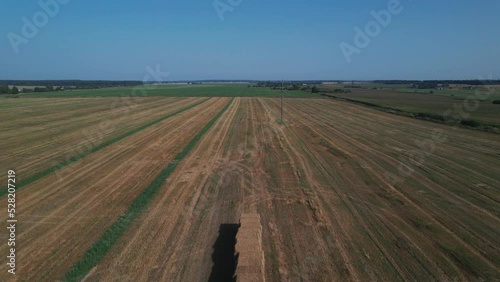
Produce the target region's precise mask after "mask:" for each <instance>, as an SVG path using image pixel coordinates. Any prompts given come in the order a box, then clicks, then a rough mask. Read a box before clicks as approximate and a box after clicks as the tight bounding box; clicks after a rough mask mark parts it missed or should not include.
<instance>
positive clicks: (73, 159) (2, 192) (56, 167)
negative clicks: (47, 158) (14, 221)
mask: <svg viewBox="0 0 500 282" xmlns="http://www.w3.org/2000/svg"><path fill="white" fill-rule="evenodd" d="M208 100H209V99H206V100H203V101H201V102H199V103H195V104H193V105H190V106H188V107H186V108H183V109H180V110H178V111H176V112H173V113H170V114H168V115H166V116H163V117H161V118H158V119H156V120H153V121H151V122H148V123H146V124H143V125H141V126H139V127H138V128H135V129H133V130H131V131H129V132H126V133H124V134H122V135H120V136H117V137H115V138H113V139H111V140H108V141H105V142H103V143H101V144H99V145H97V146H95V147H93V148H92V149H90V150H88V151H85V152H83V153H81V154H77V155H74V156H72V157H70V158H67V159H66V160H65V161H63V162H60V163H58V164H56V165H54V166H52V167H49V168H47V169H45V170H42V171H40V172H38V173H36V174H34V175H32V176H29V177H27V178H24V179H22V180H21V181H19V183H18V184H17V189H20V188H22V187H23V186H26V185H28V184H30V183H32V182H34V181H37V180H39V179H41V178H43V177H45V176H47V175H49V174H51V173H53V172H56V171H57V170H59V169H61V168H63V167H65V166H68V165H69V164H71V163H74V162H76V161H79V160H81V159H82V158H84V157H86V156H88V155H90V154H92V153H95V152H97V151H99V150H101V149H103V148H105V147H107V146H109V145H111V144H114V143H116V142H118V141H120V140H122V139H124V138H126V137H129V136H131V135H133V134H135V133H137V132H139V131H141V130H144V129H146V128H148V127H150V126H152V125H155V124H157V123H159V122H161V121H163V120H165V119H168V118H171V117H173V116H175V115H178V114H180V113H182V112H184V111H187V110H189V109H192V108H194V107H196V106H198V105H200V104H202V103H204V102H206V101H208ZM5 194H7V189H2V190H0V197H1V196H3V195H5Z"/></svg>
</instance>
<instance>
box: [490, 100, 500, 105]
mask: <svg viewBox="0 0 500 282" xmlns="http://www.w3.org/2000/svg"><path fill="white" fill-rule="evenodd" d="M492 103H493V104H495V105H500V100H493V102H492Z"/></svg>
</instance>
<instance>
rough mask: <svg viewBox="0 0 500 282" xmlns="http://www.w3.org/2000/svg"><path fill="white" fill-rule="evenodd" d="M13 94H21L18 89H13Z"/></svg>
mask: <svg viewBox="0 0 500 282" xmlns="http://www.w3.org/2000/svg"><path fill="white" fill-rule="evenodd" d="M11 93H12V94H18V93H19V89H18V88H17V87H15V86H14V87H12V92H11Z"/></svg>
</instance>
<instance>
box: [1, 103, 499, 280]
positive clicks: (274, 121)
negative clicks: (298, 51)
mask: <svg viewBox="0 0 500 282" xmlns="http://www.w3.org/2000/svg"><path fill="white" fill-rule="evenodd" d="M12 100H15V101H12V102H10V101H9V103H12V105H9V107H8V108H17V109H22V108H26V110H30V107H31V106H30V104H29V102H27V101H26V100H24V99H12ZM50 100H53V103H58V104H60V105H66V107H67V108H71V107H74V108H71V109H74V111H79V107H78V106H76V105H73V103H76V101H83V102H82V103H89V106H88V108H89V109H93V110H89V111H88V112H82V114H81V115H79V116H78V115H77V116H72V115H71V114H70V113H68V112H65V111H61V112H59V113H56V112H50V110H49V109H50V108H51V106H50V105H49V104H48V103H49V102H50V101H49V99H34V102H36V103H40V107H46V108H44V110H40V112H39V114H40V115H42V117H41V118H45V120H46V121H45V122H41V121H40V125H34V126H41V125H43V126H44V127H47V128H54V130H59V131H57V132H61V133H60V134H61V136H62V137H61V138H63V140H64V141H62V143H66V142H67V143H70V144H75V143H71V142H76V144H77V141H78V133H77V131H78V129H76V128H75V129H71V130H70V129H69V128H71V127H72V125H71V124H72V123H71V122H66V121H68V120H67V119H70V120H71V119H74V122H75V123H81V124H88V126H89V127H90V126H95V124H96V123H97V120H99V119H100V118H105V117H106V116H107V115H106V113H107V111H106V109H105V108H103V107H101V106H102V103H99V102H98V101H95V100H94V99H88V100H87V99H69V98H68V99H50ZM205 100H206V99H205V98H190V99H183V100H180V99H175V98H173V99H170V98H145V99H144V100H141V102H140V105H144V108H143V109H142V106H141V107H140V108H141V109H142V110H141V109H139V107H138V108H137V109H132V110H130V115H131V116H133V117H134V118H128V119H126V120H125V119H123V120H121V121H120V122H122V123H126V124H123V128H124V129H123V131H121V133H124V132H127V131H129V130H132V129H133V128H134V126H140V125H141V124H144V123H147V122H148V121H152V120H155V119H158V118H160V117H162V116H166V115H167V114H168V113H169V112H175V111H176V110H179V109H181V108H184V107H188V106H189V105H193V104H196V103H198V102H203V101H205ZM45 101H47V102H45ZM17 103H19V104H17ZM44 103H47V104H44ZM226 106H227V108H225V107H226ZM62 108H64V107H62ZM36 109H38V108H36ZM16 112H17V111H16V110H13V111H11V112H10V113H8V114H5V113H3V114H2V115H3V116H2V117H4V118H5V119H7V120H10V119H9V116H12V115H15V114H16ZM158 112H161V113H158ZM279 112H280V111H279V100H278V99H269V98H235V99H234V100H232V102H231V101H230V99H229V98H211V99H209V100H208V101H205V102H203V103H202V104H199V105H196V106H194V107H193V108H190V109H187V110H185V111H183V112H180V113H178V114H176V115H174V116H172V117H169V118H166V119H165V120H162V121H159V122H157V123H155V124H153V125H151V126H149V127H147V128H144V129H142V130H140V131H138V132H134V133H133V134H131V135H130V136H127V137H125V138H123V139H121V140H119V141H117V142H115V143H112V144H110V145H109V146H106V147H104V148H102V149H100V150H98V151H96V152H93V153H91V154H89V155H87V156H85V157H84V158H82V159H79V160H77V161H75V162H74V163H72V164H71V165H68V166H66V167H63V168H61V169H60V170H58V171H57V172H55V173H51V174H48V175H46V176H44V177H42V178H40V179H38V180H36V181H33V182H32V183H30V184H27V185H26V186H25V187H23V188H22V189H21V190H19V191H18V193H17V201H18V203H19V210H18V212H17V214H18V221H19V229H18V230H19V231H18V232H19V233H18V235H17V236H18V239H17V240H18V241H19V242H21V243H20V246H22V247H19V250H18V254H17V255H18V257H19V265H18V270H19V274H18V276H17V277H18V280H19V281H21V280H24V281H32V280H41V281H54V280H57V279H63V278H64V277H66V278H67V277H69V276H65V275H67V273H68V272H70V269H72V267H74V266H75V265H78V263H81V260H82V258H83V257H84V255H85V254H86V252H88V250H90V249H91V248H92V246H93V244H94V243H95V242H98V241H99V240H100V238H101V236H103V234H105V232H106V230H109V229H110V228H111V227H112V225H113V224H114V223H115V222H117V221H118V220H119V218H120V216H121V215H122V214H124V213H125V212H126V211H127V210H128V209H130V207H131V206H133V203H134V201H135V199H136V198H138V197H140V195H141V192H142V191H143V190H145V189H146V188H147V187H148V185H150V183H152V182H153V181H154V180H155V179H156V177H157V176H158V175H161V173H162V171H163V170H164V169H165V167H166V166H167V164H169V163H170V162H171V161H172V160H174V159H175V160H176V165H177V166H176V167H175V170H173V171H172V173H171V174H169V175H168V177H167V178H166V179H164V180H165V181H164V182H162V183H161V186H160V187H159V189H158V190H157V192H156V194H153V196H152V197H151V201H150V202H148V204H147V205H145V207H144V209H142V210H141V212H140V213H139V214H137V217H136V218H134V219H133V220H131V221H130V222H129V223H127V224H128V225H127V228H126V229H125V230H124V232H123V234H119V235H117V236H116V238H114V240H115V239H116V240H115V241H113V242H112V244H110V246H109V251H107V250H106V252H105V253H103V254H102V259H99V260H97V261H96V264H95V266H93V267H92V269H91V270H90V271H84V272H85V274H84V275H83V276H85V281H145V280H149V281H207V280H210V279H215V278H214V277H216V275H231V276H232V275H234V274H235V273H236V274H238V273H239V271H242V270H241V269H242V267H244V266H245V265H246V261H247V259H245V257H253V258H254V259H255V257H257V258H258V257H259V253H260V252H259V250H262V253H260V254H263V257H262V260H263V261H264V262H265V263H264V264H263V265H264V266H263V275H264V278H265V281H345V280H354V281H372V280H381V281H394V280H418V281H431V280H481V279H483V280H489V281H491V280H495V279H499V277H500V273H499V271H498V269H500V248H499V246H500V239H499V236H498V234H499V233H500V193H499V189H500V166H499V164H500V137H499V135H497V134H491V133H485V132H477V131H471V130H467V129H461V128H456V129H454V128H452V127H449V126H445V125H441V124H434V123H430V122H425V121H420V120H415V119H411V118H406V117H402V116H396V115H391V114H388V113H384V112H380V111H376V110H372V109H369V108H365V107H362V106H359V105H354V104H351V103H346V102H341V101H335V100H330V99H287V100H286V101H285V112H284V117H285V119H284V123H281V122H280V120H279ZM107 114H108V115H109V111H108V113H107ZM219 114H220V116H219ZM152 115H153V116H152ZM16 119H19V120H21V121H24V122H26V123H30V122H33V123H36V122H38V119H35V118H33V119H30V118H29V117H27V116H18V117H16ZM139 120H140V121H139ZM212 121H213V126H212V125H211V124H210V126H207V125H209V123H210V122H212ZM92 124H93V125H92ZM119 124H121V123H119ZM2 126H5V129H6V130H8V129H10V130H11V131H8V132H10V134H11V135H10V137H9V138H11V139H7V138H6V139H5V140H4V139H2V141H1V142H2V143H1V144H2V148H4V147H8V146H10V147H9V148H12V149H17V150H22V149H28V148H31V146H33V144H45V145H43V146H45V147H41V148H39V149H38V150H39V155H36V152H35V151H34V154H35V156H37V157H36V159H37V160H39V161H38V167H37V168H36V169H38V170H41V169H43V168H46V167H44V166H43V165H44V163H45V161H44V159H47V160H48V159H51V158H53V159H57V158H58V157H61V156H64V154H65V151H64V150H62V151H59V150H58V149H59V147H58V146H54V147H50V146H51V145H50V142H48V141H45V139H44V138H46V137H44V135H43V134H41V133H40V135H36V133H37V131H33V133H34V135H33V136H34V137H33V139H35V140H31V138H26V140H23V138H18V137H16V136H18V135H17V134H19V136H20V135H23V134H25V135H26V136H28V137H29V136H31V135H30V134H29V129H27V131H26V132H24V131H19V132H17V133H16V131H14V127H15V123H9V124H7V125H5V124H4V125H2ZM65 128H66V130H65ZM32 130H34V129H32ZM204 130H206V132H205V131H204ZM121 133H114V132H113V134H117V135H120V134H121ZM23 136H24V135H23ZM16 138H17V140H23V141H22V142H25V143H23V145H22V146H21V147H19V148H18V147H16V146H14V144H15V141H12V140H16ZM107 138H110V139H112V138H113V136H109V137H107ZM37 140H38V141H37ZM190 146H192V147H190ZM186 148H187V149H186ZM179 152H186V155H185V156H183V157H182V159H178V158H177V157H175V156H177V155H178V154H179ZM2 157H3V156H2ZM5 160H6V161H7V164H6V165H5V166H7V165H8V166H9V168H11V167H13V168H15V169H16V170H17V171H18V172H17V171H16V172H17V174H19V178H20V179H21V178H22V176H23V175H24V174H31V173H32V171H31V169H32V168H30V166H31V164H30V163H29V162H27V161H26V160H23V159H17V158H16V159H7V157H5ZM177 160H178V161H177ZM9 162H13V163H9ZM177 162H178V163H177ZM17 167H19V169H18V168H17ZM33 167H36V166H34V165H33ZM5 169H7V168H5ZM33 169H34V168H33ZM2 177H4V176H2ZM2 199H3V200H4V201H5V196H2ZM242 214H243V215H244V214H258V215H259V217H260V219H259V222H260V225H261V226H260V227H261V232H262V234H261V239H262V241H261V245H262V246H261V248H260V247H259V246H258V243H256V244H257V246H255V247H254V248H253V251H254V252H255V253H253V254H252V253H248V254H247V253H245V254H244V255H242V258H243V259H242V261H241V262H242V264H241V265H240V264H234V265H233V266H234V269H233V268H231V269H232V271H233V273H222V274H221V273H219V272H218V267H217V266H218V265H220V263H221V257H220V254H221V252H223V253H227V251H228V250H229V251H231V250H232V251H233V255H234V251H236V252H238V250H241V249H240V248H241V246H239V245H238V238H246V236H245V232H246V231H245V230H244V229H243V228H245V220H246V219H247V218H246V216H243V218H241V215H242ZM240 221H241V224H242V226H241V227H240V228H239V229H238V228H233V227H234V226H237V225H239V224H240ZM254 223H255V222H254ZM250 226H252V223H250ZM257 229H258V228H257ZM240 232H242V233H240ZM251 232H253V231H251ZM1 236H2V238H1V239H2V240H6V238H7V237H6V234H4V233H2V234H1ZM240 242H241V241H240ZM243 248H244V249H245V250H249V251H250V252H251V251H252V248H251V246H243ZM2 252H3V253H7V245H6V244H2V245H0V253H2ZM230 255H231V254H230ZM250 261H251V260H250ZM6 273H7V272H6V266H5V264H3V265H1V266H0V280H2V281H3V280H5V279H6V276H5V275H6ZM83 276H79V278H80V279H81V278H83ZM238 276H240V277H241V275H240V274H238ZM219 277H220V276H219Z"/></svg>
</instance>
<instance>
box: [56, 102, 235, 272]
mask: <svg viewBox="0 0 500 282" xmlns="http://www.w3.org/2000/svg"><path fill="white" fill-rule="evenodd" d="M233 100H234V98H233V99H231V101H229V102H228V103H227V104H226V106H224V108H222V109H221V110H220V111H219V112H218V113H217V115H215V116H214V117H213V118H212V119H211V120H210V121H209V122H208V123H207V124H206V125H205V126H204V127H203V128H202V129H201V130H200V132H198V134H196V136H194V137H193V139H191V141H190V142H189V143H188V144H187V145H186V147H184V149H183V150H182V151H181V152H180V153H178V154H177V155H176V156H175V158H174V159H173V160H172V161H171V162H170V163H169V164H168V165H167V166H166V167H165V168H164V169H163V170H162V171H161V172H160V173H159V174H158V176H156V178H155V179H154V180H153V181H152V182H151V183H150V184H149V185H148V187H146V188H145V189H144V190H143V191H142V192H141V194H139V196H137V197H136V198H135V199H134V201H133V202H132V203H131V204H130V206H129V207H128V209H127V210H126V211H125V212H124V213H123V215H122V216H120V217H119V218H118V219H117V220H116V221H115V222H114V223H113V225H111V226H110V227H109V228H108V229H107V230H106V231H105V232H104V234H103V235H102V236H101V237H100V238H99V239H98V240H97V241H96V242H95V243H94V245H92V247H90V249H88V250H87V251H86V252H85V254H84V255H83V257H82V258H81V259H80V260H79V261H78V262H77V263H76V264H75V265H74V266H73V267H72V268H71V269H70V270H69V271H68V273H66V275H65V277H64V280H65V281H79V280H81V279H82V278H83V277H85V275H86V274H87V273H88V272H89V271H90V270H91V269H92V268H93V267H94V266H96V265H97V264H98V263H99V262H100V261H101V260H102V259H103V258H104V256H105V255H106V253H107V252H108V251H109V250H110V249H111V247H112V246H113V245H114V244H115V243H116V242H117V241H118V239H119V238H120V237H121V236H122V235H123V234H124V233H125V230H126V229H127V227H128V226H129V225H130V224H131V223H132V221H133V220H134V219H135V218H137V217H138V216H139V214H140V213H141V211H142V210H143V209H144V208H145V207H146V206H147V205H148V203H149V202H151V200H152V199H153V198H154V196H155V195H156V193H157V192H158V191H159V190H160V188H161V187H162V186H163V185H164V184H165V182H166V180H167V178H168V177H169V176H170V174H171V173H172V172H173V171H174V170H175V168H176V167H177V166H178V164H179V163H180V161H181V160H182V159H183V158H184V157H185V156H186V155H187V154H188V153H189V152H190V151H191V149H192V148H193V147H194V146H195V145H196V144H197V143H198V141H199V140H200V139H201V137H202V136H203V135H204V134H205V133H206V132H207V131H208V130H209V129H210V128H211V127H212V126H213V125H214V124H215V122H216V121H217V120H218V119H219V118H220V117H221V116H222V114H223V113H224V112H225V111H226V110H227V109H228V108H229V106H230V105H231V103H232V102H233Z"/></svg>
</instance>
